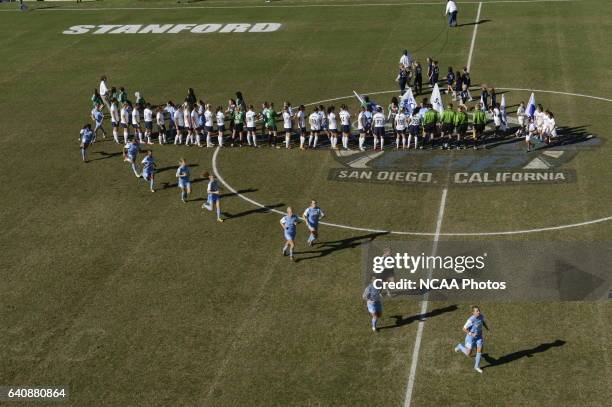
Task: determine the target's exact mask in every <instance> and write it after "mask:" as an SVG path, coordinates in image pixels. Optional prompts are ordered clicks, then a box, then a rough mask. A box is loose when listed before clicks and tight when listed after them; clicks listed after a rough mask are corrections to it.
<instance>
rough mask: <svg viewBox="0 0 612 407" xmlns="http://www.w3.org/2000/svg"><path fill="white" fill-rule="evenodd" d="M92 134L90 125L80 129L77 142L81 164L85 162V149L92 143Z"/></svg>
mask: <svg viewBox="0 0 612 407" xmlns="http://www.w3.org/2000/svg"><path fill="white" fill-rule="evenodd" d="M93 137H94V133H93V131H91V124H86V125H85V126H83V128H82V129H81V132H80V134H79V141H80V142H81V158H82V159H83V162H84V163H86V162H87V149H88V148H89V146H90V145H91V143H92V141H93Z"/></svg>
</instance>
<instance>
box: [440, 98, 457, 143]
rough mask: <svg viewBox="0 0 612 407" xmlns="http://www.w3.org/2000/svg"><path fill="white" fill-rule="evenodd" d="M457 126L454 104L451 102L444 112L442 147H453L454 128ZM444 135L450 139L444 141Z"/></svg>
mask: <svg viewBox="0 0 612 407" xmlns="http://www.w3.org/2000/svg"><path fill="white" fill-rule="evenodd" d="M454 128H455V112H454V111H453V104H452V103H449V104H448V105H447V106H446V109H444V112H442V135H441V138H442V143H443V145H442V148H448V149H450V148H451V145H450V143H451V141H452V137H453V129H454ZM444 136H446V138H447V139H448V141H444Z"/></svg>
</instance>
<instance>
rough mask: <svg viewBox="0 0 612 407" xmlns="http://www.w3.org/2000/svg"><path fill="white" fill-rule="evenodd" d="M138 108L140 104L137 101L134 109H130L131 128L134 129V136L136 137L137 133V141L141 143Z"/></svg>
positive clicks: (142, 141)
mask: <svg viewBox="0 0 612 407" xmlns="http://www.w3.org/2000/svg"><path fill="white" fill-rule="evenodd" d="M140 109H141V106H140V105H139V104H138V103H137V104H136V106H135V107H134V110H132V128H133V129H134V137H136V134H138V142H139V143H140V144H143V143H144V140H143V138H142V126H141V125H140V121H141V120H140Z"/></svg>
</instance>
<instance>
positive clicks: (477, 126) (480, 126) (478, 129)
mask: <svg viewBox="0 0 612 407" xmlns="http://www.w3.org/2000/svg"><path fill="white" fill-rule="evenodd" d="M474 129H476V132H477V133H482V132H483V131H484V129H485V125H484V124H482V123H479V124H475V125H474Z"/></svg>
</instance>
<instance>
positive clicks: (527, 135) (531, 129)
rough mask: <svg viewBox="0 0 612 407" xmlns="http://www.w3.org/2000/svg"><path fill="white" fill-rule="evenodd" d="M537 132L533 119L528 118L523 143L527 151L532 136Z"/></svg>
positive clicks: (529, 150)
mask: <svg viewBox="0 0 612 407" xmlns="http://www.w3.org/2000/svg"><path fill="white" fill-rule="evenodd" d="M536 134H538V129H537V127H536V125H535V121H534V119H533V118H530V119H529V123H528V124H527V131H526V132H525V144H526V145H527V152H528V153H529V152H531V147H532V146H533V144H534V143H533V141H531V139H532V138H534V137H535V136H536Z"/></svg>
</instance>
